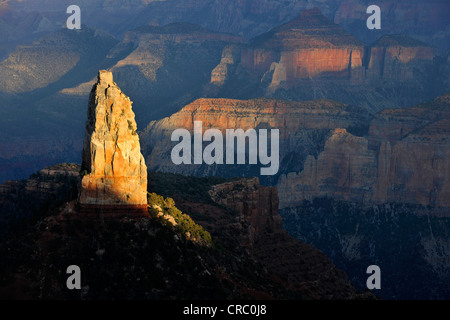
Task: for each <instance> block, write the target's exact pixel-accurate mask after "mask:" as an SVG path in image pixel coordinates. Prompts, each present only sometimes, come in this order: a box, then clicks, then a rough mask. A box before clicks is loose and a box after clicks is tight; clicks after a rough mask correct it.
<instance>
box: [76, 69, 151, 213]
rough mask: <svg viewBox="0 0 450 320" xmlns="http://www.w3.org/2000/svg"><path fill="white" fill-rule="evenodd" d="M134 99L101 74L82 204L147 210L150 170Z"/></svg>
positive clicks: (92, 101)
mask: <svg viewBox="0 0 450 320" xmlns="http://www.w3.org/2000/svg"><path fill="white" fill-rule="evenodd" d="M131 103H132V102H131V101H130V99H129V98H128V97H127V96H126V95H125V94H124V93H123V92H122V91H121V90H120V89H119V87H118V86H117V85H116V84H115V83H114V81H113V75H112V73H111V72H108V71H104V70H101V71H99V74H98V80H97V83H96V84H95V85H94V87H93V89H92V91H91V95H90V97H89V107H88V118H87V123H86V132H85V139H84V146H83V162H82V169H81V170H82V174H84V176H83V178H82V182H81V193H80V197H79V203H80V204H81V205H84V206H86V205H88V206H94V207H97V206H100V207H101V206H105V208H108V209H110V208H111V206H124V205H128V206H132V207H136V206H138V207H139V206H142V207H143V208H146V207H147V167H146V165H145V161H144V157H143V156H142V154H141V148H140V144H139V136H138V134H137V133H136V121H135V119H134V112H133V111H132V109H131Z"/></svg>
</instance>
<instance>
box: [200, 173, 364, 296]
mask: <svg viewBox="0 0 450 320" xmlns="http://www.w3.org/2000/svg"><path fill="white" fill-rule="evenodd" d="M209 194H210V196H211V198H212V199H213V201H214V202H216V203H218V204H220V205H222V206H225V207H227V208H229V209H231V210H232V211H233V212H234V214H237V216H236V217H235V219H234V220H233V219H229V220H231V221H229V222H228V224H226V223H223V224H222V225H221V228H223V229H226V230H230V232H232V234H234V235H235V238H236V239H237V240H238V242H239V244H240V245H241V246H244V247H245V248H247V250H248V251H249V253H250V254H251V255H252V256H253V257H255V258H256V259H257V260H258V261H260V262H261V263H263V265H264V266H266V268H267V270H268V271H269V272H270V273H272V274H273V275H275V276H276V277H279V278H280V279H281V280H282V281H285V283H286V284H287V285H288V286H289V287H290V288H292V289H297V290H300V292H301V294H302V295H303V298H307V299H311V298H312V299H336V298H337V299H344V298H350V297H352V296H353V297H356V296H357V294H356V291H355V290H354V289H353V287H352V285H351V284H350V281H349V280H348V278H347V276H346V275H345V274H344V273H343V272H342V271H340V270H338V269H336V267H335V266H334V265H333V263H332V261H331V260H330V259H329V258H327V257H326V256H325V255H324V254H323V253H321V252H320V251H318V250H317V249H315V248H314V247H312V246H310V245H308V244H305V243H303V242H301V241H300V240H298V239H295V238H293V237H291V236H290V235H289V234H288V233H287V232H286V231H285V230H284V229H282V219H281V216H280V215H279V213H278V192H277V188H275V187H265V186H262V185H260V184H259V180H258V178H253V179H241V180H236V181H233V182H226V183H222V184H219V185H215V186H213V187H212V189H211V190H210V191H209ZM231 230H234V231H231ZM366 298H369V295H368V296H366Z"/></svg>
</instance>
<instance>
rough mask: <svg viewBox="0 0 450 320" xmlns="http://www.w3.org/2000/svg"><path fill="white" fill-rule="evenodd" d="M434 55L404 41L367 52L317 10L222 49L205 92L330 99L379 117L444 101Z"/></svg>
mask: <svg viewBox="0 0 450 320" xmlns="http://www.w3.org/2000/svg"><path fill="white" fill-rule="evenodd" d="M435 58H436V50H435V49H434V48H432V47H430V46H429V45H427V44H425V43H423V42H421V41H418V40H415V39H413V38H410V37H408V36H405V35H388V36H384V37H382V38H381V39H378V40H377V41H376V42H375V43H373V44H372V45H369V46H367V45H365V44H364V43H363V42H361V41H359V40H358V39H357V38H356V37H354V35H352V34H350V33H348V32H347V31H345V30H344V29H343V28H342V27H341V26H339V25H337V24H335V23H333V22H332V21H331V20H329V19H328V18H326V17H325V16H324V15H323V14H322V13H321V12H320V11H319V10H318V9H317V8H314V9H308V10H303V11H302V12H301V13H300V16H298V17H297V18H295V19H293V20H291V21H290V22H288V23H285V24H283V25H281V26H278V27H275V28H273V29H272V30H270V31H269V32H266V33H264V34H262V35H260V36H258V37H256V38H254V39H252V40H250V41H249V43H248V44H244V45H231V46H227V47H225V49H224V51H223V53H222V60H221V62H220V63H219V64H218V65H217V66H216V68H215V69H214V70H213V72H212V73H211V81H210V86H209V87H207V88H206V93H208V94H209V96H211V95H215V96H227V97H232V98H242V97H255V96H268V97H275V98H283V99H286V98H289V99H293V100H309V99H317V98H322V97H323V98H328V99H334V100H337V101H341V102H345V103H349V104H354V105H358V106H361V107H365V108H366V109H367V111H368V112H371V113H373V112H376V111H379V110H382V109H385V108H387V107H391V108H393V107H399V106H400V107H405V106H408V105H411V104H415V103H419V102H422V101H426V100H427V99H431V98H433V97H435V96H436V94H443V93H445V92H446V90H448V86H446V85H443V84H442V81H440V80H439V79H441V78H442V77H445V71H444V70H443V69H442V67H443V66H444V65H445V62H444V61H443V60H439V59H438V60H436V59H435Z"/></svg>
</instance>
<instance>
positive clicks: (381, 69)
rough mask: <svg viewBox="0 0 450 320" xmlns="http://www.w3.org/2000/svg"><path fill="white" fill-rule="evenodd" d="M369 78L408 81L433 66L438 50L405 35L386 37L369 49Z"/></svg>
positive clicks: (367, 75)
mask: <svg viewBox="0 0 450 320" xmlns="http://www.w3.org/2000/svg"><path fill="white" fill-rule="evenodd" d="M368 56H369V57H370V58H369V63H368V66H367V72H366V78H368V79H369V80H375V81H376V80H394V81H408V80H414V79H417V77H418V73H422V74H424V73H426V72H427V71H429V70H427V68H430V66H432V65H433V59H434V57H435V56H436V52H435V50H434V49H433V48H431V47H429V46H428V45H427V44H425V43H423V42H420V41H418V40H415V39H413V38H410V37H407V36H402V35H389V36H383V37H382V38H381V39H379V40H378V41H376V42H375V43H374V44H373V45H371V47H370V48H369V52H368Z"/></svg>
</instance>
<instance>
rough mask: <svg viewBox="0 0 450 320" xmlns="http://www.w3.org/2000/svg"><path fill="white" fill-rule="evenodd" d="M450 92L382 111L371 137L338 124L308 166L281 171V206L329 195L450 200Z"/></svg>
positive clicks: (372, 126) (364, 200)
mask: <svg viewBox="0 0 450 320" xmlns="http://www.w3.org/2000/svg"><path fill="white" fill-rule="evenodd" d="M449 104H450V95H443V96H441V97H438V98H436V99H435V100H434V101H432V102H429V103H424V104H420V105H417V106H414V107H409V108H403V109H387V110H384V111H382V112H380V113H378V114H377V115H376V116H375V118H374V119H373V121H372V122H371V124H370V129H369V135H368V136H367V137H356V136H353V135H351V134H349V133H348V132H346V131H345V130H343V129H336V130H335V131H334V132H333V135H331V137H329V138H328V140H327V141H326V143H325V148H324V151H323V152H322V153H321V154H320V155H319V156H318V157H317V159H316V158H314V157H313V156H308V158H307V159H306V161H305V165H304V169H303V170H302V171H300V172H291V173H288V174H286V175H281V176H280V178H279V180H278V185H277V186H278V190H279V193H280V208H285V207H295V206H298V205H300V203H301V202H302V201H303V200H305V199H306V200H311V199H313V198H314V197H323V196H329V197H334V198H336V199H341V200H351V201H357V202H362V203H365V204H373V203H386V202H399V203H411V204H422V205H431V206H436V207H449V206H450V200H449V199H450V167H449V161H448V159H449V158H450V144H449V136H450V132H449V130H450V129H449V128H450V113H449V111H448V110H449Z"/></svg>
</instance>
